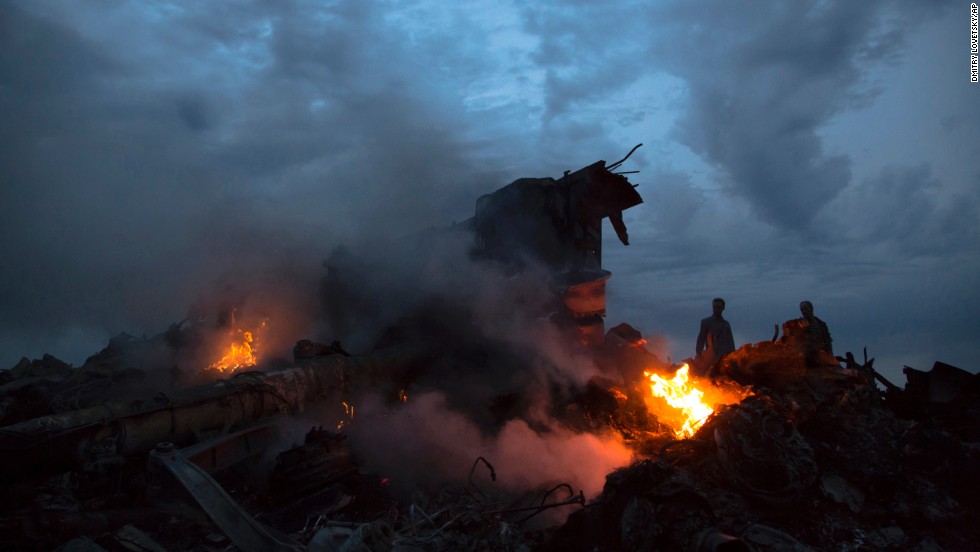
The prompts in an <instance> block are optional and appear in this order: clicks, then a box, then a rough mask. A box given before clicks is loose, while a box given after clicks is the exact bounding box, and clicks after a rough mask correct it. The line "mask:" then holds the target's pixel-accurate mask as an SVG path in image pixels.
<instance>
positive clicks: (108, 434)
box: [0, 342, 427, 478]
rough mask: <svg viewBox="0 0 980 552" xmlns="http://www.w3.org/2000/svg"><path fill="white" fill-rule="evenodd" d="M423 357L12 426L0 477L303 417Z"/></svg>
mask: <svg viewBox="0 0 980 552" xmlns="http://www.w3.org/2000/svg"><path fill="white" fill-rule="evenodd" d="M426 354H427V348H426V346H424V345H423V344H421V343H416V342H408V343H402V344H399V345H393V346H390V347H386V348H384V349H380V350H376V351H374V352H373V353H371V354H369V355H362V356H345V355H341V354H334V355H330V356H325V357H315V358H310V359H303V360H301V361H298V362H297V363H296V364H295V365H293V366H291V367H288V368H285V369H279V370H270V371H267V372H248V373H244V374H237V375H235V376H232V377H231V378H229V379H226V380H221V381H217V382H214V383H211V384H207V385H203V386H198V387H195V388H191V389H187V390H183V391H181V392H178V393H174V394H173V396H164V395H158V396H157V397H154V398H153V399H150V400H145V401H112V402H106V403H103V404H102V405H99V406H96V407H92V408H85V409H81V410H75V411H71V412H65V413H61V414H52V415H48V416H41V417H39V418H34V419H32V420H27V421H24V422H20V423H17V424H13V425H10V426H7V427H4V428H0V468H2V469H0V477H7V478H15V477H18V476H19V475H22V474H25V473H31V472H33V473H42V472H45V471H51V470H57V469H71V468H74V467H77V466H79V465H84V464H99V463H105V462H108V461H111V460H112V459H113V458H119V457H125V456H131V455H139V454H145V453H147V452H148V451H150V450H151V449H153V447H154V446H155V445H156V443H159V442H161V441H168V442H172V443H175V444H177V445H178V446H188V445H191V444H193V443H196V442H197V441H199V440H200V438H201V436H202V435H215V434H222V433H227V432H228V431H237V430H239V429H242V428H245V427H247V426H249V425H252V424H254V423H256V422H258V421H260V420H263V419H266V418H269V417H272V416H276V415H280V414H286V415H292V414H295V413H298V412H302V411H303V410H305V408H306V406H307V405H309V404H312V403H316V402H318V401H322V400H325V399H327V398H329V397H332V396H337V395H338V394H339V393H342V392H344V391H346V389H347V388H348V387H349V386H350V385H352V381H353V380H354V379H359V380H364V381H370V380H373V379H375V378H377V377H378V376H379V375H380V374H384V373H398V372H400V371H404V370H406V367H407V366H411V365H414V364H415V363H417V362H419V361H420V360H421V359H423V358H424V357H425V355H426Z"/></svg>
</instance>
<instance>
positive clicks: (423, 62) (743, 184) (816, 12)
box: [0, 0, 980, 377]
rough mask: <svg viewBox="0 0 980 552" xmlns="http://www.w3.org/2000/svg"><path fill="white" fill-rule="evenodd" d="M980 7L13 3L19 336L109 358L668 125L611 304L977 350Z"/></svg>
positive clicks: (5, 328)
mask: <svg viewBox="0 0 980 552" xmlns="http://www.w3.org/2000/svg"><path fill="white" fill-rule="evenodd" d="M960 11H962V12H964V13H959V12H960ZM965 13H966V12H965V10H964V9H961V6H957V5H956V4H955V3H952V2H940V3H919V2H883V1H874V2H861V3H854V2H844V1H838V2H834V1H831V2H815V3H807V4H804V5H781V4H775V3H771V4H770V3H767V4H754V5H751V6H743V7H738V8H736V7H733V6H732V5H731V4H730V3H725V2H721V1H704V2H694V3H689V2H658V3H652V4H651V3H649V2H629V1H621V2H614V3H611V4H609V5H603V6H598V5H594V4H590V3H585V2H581V3H578V2H536V3H534V4H533V5H524V4H519V3H498V2H489V1H469V2H462V3H447V2H439V1H428V2H425V1H418V2H411V3H392V2H383V1H356V2H354V1H343V0H341V1H336V2H329V3H323V2H305V1H299V0H297V1H289V2H276V3H269V2H262V1H246V2H239V3H235V4H234V5H231V4H224V3H222V4H214V3H191V2H164V1H159V2H141V3H132V2H116V1H111V0H105V1H100V2H89V3H85V4H64V3H61V2H47V1H31V2H26V1H23V2H18V1H14V2H5V3H3V5H2V6H0V181H2V186H0V202H2V205H3V207H4V216H2V217H0V231H2V236H3V239H2V242H0V257H2V258H3V259H4V262H3V268H2V269H0V336H2V338H0V351H2V356H0V366H11V365H13V364H14V363H15V362H16V361H17V359H19V358H20V357H21V356H28V357H37V356H40V355H41V354H43V353H44V352H50V353H52V354H55V355H56V356H60V357H63V358H65V360H67V361H69V362H74V363H79V362H80V361H82V360H84V358H85V356H87V355H88V354H91V353H93V352H95V351H97V350H98V349H99V348H101V347H102V346H103V345H104V343H105V342H106V341H107V339H108V338H109V337H110V336H111V335H113V334H115V333H118V332H120V331H126V332H130V333H134V334H139V333H155V332H158V331H161V330H162V329H163V328H165V327H166V325H167V324H169V323H171V322H174V321H177V320H180V319H181V318H182V317H183V316H184V315H185V314H186V309H187V308H188V307H189V306H190V305H191V304H192V303H193V302H194V301H195V300H196V299H198V298H199V297H201V296H207V295H208V294H209V293H212V290H214V289H223V287H224V286H226V285H227V284H229V283H233V282H239V283H242V284H241V285H245V286H246V287H248V285H249V283H250V282H255V281H258V282H268V281H275V282H277V283H278V284H277V285H281V286H282V287H283V288H287V289H290V290H291V296H296V295H299V296H302V294H303V293H304V291H305V290H309V293H314V290H313V288H314V287H315V282H316V281H317V279H318V278H319V277H320V276H321V275H322V270H323V269H322V267H321V261H322V260H323V259H324V258H325V257H326V256H327V255H329V253H330V251H332V250H333V248H334V247H336V246H337V245H338V244H348V245H349V246H350V247H352V248H355V249H357V248H370V247H372V244H374V243H377V242H378V241H379V240H385V239H388V238H392V237H395V236H401V235H405V234H411V233H413V232H416V231H418V230H420V229H423V228H426V227H432V226H445V225H449V224H451V223H452V222H453V221H461V220H464V219H466V218H468V217H469V216H471V215H472V212H473V206H474V202H475V200H476V198H477V197H479V196H480V195H482V194H484V193H487V192H490V191H492V190H494V189H496V188H498V187H500V186H503V185H505V184H507V183H509V182H510V181H512V180H514V179H516V178H519V177H526V176H531V177H541V176H553V177H556V176H560V175H561V173H562V171H564V170H575V169H578V168H580V167H583V166H585V165H587V164H590V163H592V162H595V161H596V160H598V159H606V160H607V161H611V160H615V159H619V158H620V157H621V156H622V155H623V154H624V153H625V152H627V151H629V148H631V147H632V146H633V145H634V144H636V143H639V142H643V143H644V144H646V145H645V146H644V147H643V148H641V149H640V150H638V151H637V153H636V154H635V155H634V156H633V157H632V158H631V159H630V161H629V166H628V167H624V169H628V170H640V171H641V173H640V174H637V175H631V180H632V181H634V182H636V183H638V184H639V191H640V193H641V194H642V195H643V196H644V198H645V200H646V203H645V204H643V205H641V206H638V207H636V208H634V209H631V210H630V211H627V213H626V221H627V224H628V225H629V226H630V235H631V243H632V245H630V246H629V247H628V248H623V247H622V246H620V245H619V244H618V243H614V242H609V243H608V244H607V246H606V248H605V258H604V263H605V265H606V268H608V269H609V270H611V271H613V273H614V278H613V279H612V280H611V281H610V305H609V307H610V308H609V319H610V320H609V322H611V323H612V324H616V323H618V322H620V321H627V322H631V323H633V324H634V325H636V326H638V327H640V328H641V329H642V330H643V331H644V332H645V333H647V334H651V335H652V334H657V335H658V336H659V337H658V340H659V341H658V343H665V345H664V346H663V347H664V348H665V350H666V352H667V353H668V354H673V355H674V357H675V358H682V357H683V356H686V355H689V354H691V353H690V351H688V349H691V348H692V347H693V335H692V334H694V333H696V324H697V320H698V319H699V318H700V317H703V316H706V315H707V314H708V312H707V311H708V308H709V306H710V299H711V298H712V297H714V296H717V295H723V296H725V297H726V299H727V300H728V306H729V310H728V312H727V313H726V314H728V315H729V316H730V318H731V319H732V322H733V327H734V328H735V333H736V340H737V341H740V342H746V341H759V340H761V339H766V338H768V337H769V336H770V335H771V328H772V324H774V323H777V322H781V321H782V320H785V319H787V318H790V317H795V316H798V314H797V312H795V311H796V305H797V304H798V302H799V300H800V299H803V298H809V299H811V300H813V301H814V303H815V305H816V308H817V314H818V316H821V317H822V318H824V319H825V320H827V321H828V322H829V323H830V324H831V331H832V332H833V333H834V336H835V345H839V346H840V347H841V348H843V349H844V350H848V349H850V350H858V349H860V348H861V347H862V346H864V345H867V346H869V349H870V350H871V352H872V354H876V355H878V357H879V364H878V365H879V366H881V365H882V363H884V364H887V365H888V367H890V368H889V369H890V370H891V371H892V374H893V377H894V374H895V373H897V371H898V370H899V369H900V366H901V364H903V363H905V364H910V365H917V366H918V367H920V368H927V366H922V364H923V363H928V362H931V361H932V360H944V361H946V362H951V363H954V364H961V365H964V367H965V368H975V367H971V366H969V364H971V363H975V361H974V359H975V358H976V354H977V353H978V352H980V351H978V350H977V348H976V344H975V339H973V338H972V337H971V336H970V335H969V332H968V331H966V330H965V329H964V328H969V327H971V326H975V324H973V323H972V318H973V314H972V313H975V312H976V310H977V309H978V308H980V299H978V296H977V293H976V291H975V290H976V289H977V288H978V286H977V284H978V283H980V282H978V281H977V276H976V275H977V274H978V273H980V270H978V269H980V266H978V257H980V236H978V230H977V226H976V223H975V221H976V220H977V218H978V216H977V215H978V205H980V198H978V192H977V187H976V182H977V180H978V179H980V164H978V163H980V161H978V159H977V157H976V156H975V155H971V154H970V152H971V151H972V150H971V148H970V139H971V137H972V139H973V140H975V137H976V136H977V135H980V133H978V130H980V128H978V127H980V113H978V110H980V107H978V106H980V104H978V103H977V102H976V101H975V97H974V96H975V92H976V89H975V87H974V88H969V86H970V85H969V82H968V76H969V75H968V69H969V68H968V67H965V66H964V63H965V62H964V63H959V62H958V61H957V60H959V59H960V58H961V57H962V52H961V51H960V50H957V48H962V44H966V43H967V38H968V37H967V36H966V33H965V31H963V29H964V28H966V27H965V26H964V25H965V24H964V21H965V17H966V15H964V14H965ZM957 37H959V38H957ZM297 331H300V330H297ZM304 337H310V336H306V335H297V336H296V338H297V339H299V338H304ZM687 341H691V343H690V345H688V344H687Z"/></svg>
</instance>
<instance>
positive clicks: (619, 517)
mask: <svg viewBox="0 0 980 552" xmlns="http://www.w3.org/2000/svg"><path fill="white" fill-rule="evenodd" d="M631 330H632V329H631V328H629V327H628V326H618V327H616V328H613V329H612V330H610V331H609V332H608V333H607V336H606V343H605V345H604V346H603V347H602V348H600V349H598V350H597V353H596V363H597V365H605V366H606V367H607V368H608V367H610V366H615V367H617V371H616V372H615V373H613V372H607V374H608V375H609V377H607V378H593V379H592V380H590V381H589V382H588V383H586V384H585V385H583V386H581V387H577V388H575V389H573V390H571V391H570V392H569V394H568V395H567V396H566V398H565V400H563V401H557V402H556V403H555V405H554V411H555V416H556V417H557V418H558V419H561V420H563V423H565V424H566V425H567V426H568V427H569V428H572V429H574V430H576V431H582V432H593V433H598V432H609V431H612V432H617V433H619V434H620V435H621V436H622V437H623V438H624V440H625V441H626V442H627V443H629V444H630V446H631V447H632V448H633V450H634V459H635V461H634V463H633V464H632V465H630V466H628V467H625V468H622V469H619V470H616V471H614V472H612V473H610V474H609V475H608V476H607V478H606V484H605V488H604V489H603V491H602V493H601V494H600V495H599V496H595V497H588V496H585V495H584V494H583V493H582V492H581V491H580V490H577V489H574V488H573V487H571V486H570V485H567V484H560V483H559V484H555V485H552V486H550V487H542V488H536V489H529V490H527V492H525V493H522V494H519V493H513V492H505V491H502V490H501V489H499V488H497V487H496V485H495V480H496V472H495V470H494V467H493V459H492V458H478V459H476V460H475V461H474V463H473V465H472V467H471V469H470V472H469V478H468V480H467V481H447V482H446V483H445V484H444V485H443V486H441V487H440V488H439V489H419V490H417V491H415V492H413V493H411V494H410V495H404V494H403V493H402V494H399V493H396V492H392V489H391V487H390V482H389V481H388V480H387V478H386V477H385V476H384V475H380V474H372V473H368V472H365V471H364V470H363V469H362V468H360V466H359V458H357V457H356V455H354V454H352V452H351V450H350V449H349V448H348V446H347V443H346V434H345V430H346V427H345V426H344V424H345V423H347V424H351V423H353V424H356V423H357V421H356V417H355V418H353V419H352V418H350V413H349V412H347V417H346V418H344V413H342V412H340V411H339V409H338V412H337V414H338V419H339V420H340V421H339V422H338V423H337V424H336V428H337V429H336V430H335V429H334V426H333V425H327V426H326V427H327V429H324V427H314V428H313V429H311V430H309V431H308V432H307V433H306V435H305V436H304V438H303V441H302V442H301V443H292V444H290V443H288V442H287V441H286V440H284V439H283V438H282V436H281V435H279V433H280V431H279V427H280V426H281V425H282V420H283V419H284V418H289V417H295V416H298V415H299V413H301V412H304V411H309V410H310V409H315V408H316V406H315V405H316V404H318V403H324V402H330V403H332V402H333V401H336V400H338V397H340V396H341V395H342V394H343V393H344V392H345V391H346V390H349V389H351V388H354V387H357V386H359V385H361V386H363V385H379V384H380V385H389V384H391V383H392V382H393V381H394V380H398V381H399V382H403V381H404V380H405V377H406V374H411V373H413V370H416V369H417V366H418V365H419V364H420V363H421V364H427V363H430V362H435V363H440V362H447V360H446V359H441V360H439V359H436V358H435V357H434V356H433V355H432V353H431V351H429V350H428V349H427V348H426V347H419V346H417V344H412V342H411V341H408V342H402V343H401V344H396V343H387V346H386V347H384V348H381V349H379V350H376V351H373V352H372V353H370V354H368V355H361V356H351V355H349V354H348V353H346V352H345V351H343V349H342V348H341V347H340V345H339V344H334V345H332V346H330V347H327V346H322V345H318V344H314V343H311V342H306V341H304V342H300V343H298V344H297V348H296V351H295V352H296V357H297V358H295V359H294V361H293V362H292V363H291V364H289V365H284V366H279V367H276V368H271V369H267V370H266V371H264V372H246V373H243V374H239V375H238V376H233V377H230V378H227V379H221V380H218V381H215V382H212V383H208V384H203V385H198V386H192V387H189V388H185V389H175V390H174V391H172V392H171V393H170V394H169V395H167V396H166V397H155V398H150V399H144V400H142V401H128V402H127V401H120V400H116V401H109V400H105V399H106V397H103V396H99V395H98V394H97V393H95V392H94V389H93V390H92V391H86V388H87V387H93V388H96V387H99V386H98V385H94V384H93V383H92V382H93V381H97V382H115V385H120V386H122V387H119V388H117V389H116V391H118V390H119V389H124V388H125V387H124V386H125V382H126V381H127V379H128V378H134V379H136V380H139V379H140V378H139V377H138V376H136V373H137V372H139V370H137V369H136V368H134V367H133V366H132V363H117V364H114V365H113V364H112V363H111V362H110V361H109V360H107V359H111V358H117V357H118V356H119V355H118V352H119V351H120V350H123V349H126V347H136V346H138V347H144V348H145V349H146V350H147V351H158V349H156V348H154V347H147V345H146V344H147V343H155V342H156V339H157V338H154V339H150V340H134V339H133V338H128V337H119V338H115V339H114V340H113V341H112V342H111V343H110V344H109V346H108V347H107V348H106V350H104V351H102V352H101V353H99V354H98V355H95V356H93V357H92V358H91V359H90V362H88V363H86V366H85V367H82V368H71V367H70V366H68V365H66V364H64V363H62V362H60V361H57V359H54V358H53V357H45V358H43V359H40V360H36V361H22V362H21V363H19V364H18V365H17V366H16V367H15V368H14V369H12V370H8V371H5V372H3V374H4V376H3V377H4V378H5V381H6V383H5V384H4V385H3V387H0V400H2V401H3V403H4V404H5V405H6V406H7V407H8V408H7V410H6V411H5V418H4V419H5V422H13V423H6V424H5V427H3V428H2V429H0V460H2V462H0V469H2V472H0V478H2V479H3V481H4V485H3V495H4V496H3V497H2V498H3V504H4V506H3V507H2V510H0V527H2V528H3V529H4V530H3V531H2V532H0V544H2V545H3V547H4V549H8V550H55V549H60V550H91V551H98V550H200V551H210V550H235V549H238V550H246V551H247V550H268V549H283V550H304V549H305V550H311V551H313V550H324V551H330V550H346V551H353V550H459V549H480V550H582V551H585V550H690V551H692V552H700V551H709V550H756V551H777V550H779V551H782V550H918V551H921V552H926V551H942V550H945V551H955V550H970V549H973V543H975V542H977V538H980V528H978V527H977V526H976V524H975V523H973V521H972V520H973V519H974V518H975V517H976V515H977V513H978V506H980V500H978V498H977V496H976V495H975V489H977V488H980V471H978V469H977V468H978V467H980V402H978V400H977V399H978V398H980V389H978V386H977V381H978V378H980V376H977V375H974V374H969V373H967V372H965V371H962V370H959V369H957V368H955V367H950V366H948V365H943V364H941V363H937V367H936V368H935V369H934V370H933V371H932V372H920V371H917V370H915V371H913V369H911V368H908V369H906V374H907V375H910V377H909V385H907V386H906V389H905V390H901V389H898V388H897V387H894V386H893V387H894V388H893V389H890V390H886V391H885V392H881V391H879V390H878V388H877V387H876V385H875V383H874V382H875V379H874V377H873V376H874V375H875V374H874V373H873V368H872V367H871V366H870V364H871V363H868V362H866V363H865V365H857V364H855V363H853V362H852V363H851V367H850V368H847V367H843V368H842V367H839V366H824V367H822V368H819V369H812V368H811V369H806V370H805V371H804V372H803V373H801V374H797V373H796V368H797V366H796V364H795V363H794V360H793V359H794V358H795V356H794V355H792V354H787V356H786V357H785V358H786V362H787V364H788V365H789V366H791V367H793V372H792V377H790V376H789V375H788V374H786V373H782V375H781V377H780V378H778V379H777V381H778V383H779V385H778V386H775V387H762V386H754V387H753V388H752V393H751V394H749V395H748V396H746V397H745V398H744V399H742V400H741V401H739V402H735V403H732V404H728V405H720V406H718V407H717V408H716V409H715V412H714V413H713V414H712V415H711V416H710V417H709V418H708V419H707V420H706V421H705V423H704V424H703V425H701V427H700V428H699V429H698V430H697V431H696V433H695V434H694V435H693V437H690V438H681V439H678V438H676V437H675V432H674V430H673V429H674V428H672V427H670V426H669V425H666V424H665V423H664V422H663V421H661V420H659V419H658V418H657V416H655V415H653V414H651V413H650V411H649V410H648V409H646V407H645V406H644V401H643V400H641V399H638V397H640V396H641V395H640V394H639V391H641V390H643V388H644V386H645V384H644V383H643V380H642V378H637V377H636V374H637V372H638V371H640V370H642V369H643V368H644V367H646V368H647V369H650V368H651V367H655V368H656V369H658V370H660V371H664V370H665V369H666V370H669V369H671V368H672V369H674V370H676V369H677V368H678V367H676V366H675V367H667V366H666V365H664V364H663V363H660V364H659V365H657V362H658V361H657V360H656V358H655V357H653V355H650V354H649V353H648V352H646V350H645V349H644V348H642V346H639V347H638V346H636V345H637V341H636V340H637V339H638V333H634V332H635V330H632V331H631ZM394 333H399V332H394ZM400 333H402V334H405V333H406V332H400ZM408 333H411V332H408ZM391 339H393V338H391V337H390V335H389V341H390V340H391ZM777 345H778V344H757V345H749V346H746V347H743V349H742V350H740V351H738V352H737V354H736V355H734V356H733V358H732V359H730V362H729V366H728V367H727V368H725V369H724V370H722V372H723V373H724V372H726V371H727V372H728V373H731V374H735V373H737V374H740V375H739V376H738V377H739V378H740V379H741V383H742V384H751V383H752V381H751V380H752V378H751V376H750V375H749V373H748V372H745V371H744V369H745V366H750V365H759V366H767V367H768V368H767V369H765V370H760V371H759V374H760V379H762V380H763V381H769V380H770V379H771V378H773V377H774V373H776V372H777V371H778V366H779V356H780V355H779V354H778V353H779V350H780V349H779V348H778V346H777ZM130 352H131V351H130ZM760 352H761V353H760ZM784 352H786V350H784ZM456 353H457V354H459V353H460V351H459V350H457V351H456ZM154 354H155V353H154ZM129 358H130V359H132V358H134V357H132V356H130V357H129ZM92 359H97V360H92ZM735 364H738V366H741V367H742V368H740V369H741V370H743V371H742V372H736V371H735V368H733V367H732V366H734V365H735ZM100 366H101V367H102V368H101V370H97V369H96V368H97V367H100ZM412 366H415V367H416V368H412ZM616 374H619V375H616ZM879 377H880V376H879ZM950 381H955V383H957V385H956V386H955V391H954V390H953V388H952V387H951V386H950V385H949V382H950ZM66 382H68V384H66ZM382 382H387V383H382ZM724 382H725V379H724V377H722V378H721V379H719V381H718V382H717V383H718V384H719V385H720V384H724ZM72 385H73V386H74V387H72ZM66 389H71V390H73V398H72V400H71V401H66V400H65V399H64V397H65V396H66V393H65V390H66ZM929 389H931V390H932V392H931V394H930V392H929V391H928V390H929ZM899 395H901V396H899ZM41 398H43V399H44V400H41ZM54 398H60V400H53V399H54ZM936 399H939V400H936ZM45 401H46V404H47V406H46V410H45V411H44V412H42V410H44V409H42V408H41V406H40V405H41V404H42V403H43V402H45ZM98 401H102V402H98ZM506 402H507V397H498V398H497V401H495V402H494V401H491V402H490V403H488V406H487V408H488V409H492V408H498V409H499V408H500V403H506ZM73 407H80V408H74V409H73ZM395 407H397V406H395ZM32 415H33V416H34V417H33V418H31V417H30V416H32ZM497 415H499V412H498V413H497ZM25 418H26V419H25ZM329 423H330V424H333V423H334V422H332V421H331V422H329ZM408 438H410V437H408ZM554 475H555V477H556V479H558V480H560V479H561V476H562V474H558V473H556V474H554ZM569 513H570V515H568V514H569ZM552 514H558V517H557V518H556V517H554V516H553V515H552ZM566 515H567V516H568V517H567V521H564V522H562V520H563V519H564V516H566ZM549 516H550V517H549ZM555 523H559V524H558V525H555ZM549 525H550V526H549Z"/></svg>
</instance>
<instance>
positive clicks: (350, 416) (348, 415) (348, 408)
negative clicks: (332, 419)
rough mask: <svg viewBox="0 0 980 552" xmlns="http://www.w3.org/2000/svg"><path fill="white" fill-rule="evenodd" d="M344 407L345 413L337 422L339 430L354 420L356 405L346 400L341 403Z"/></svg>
mask: <svg viewBox="0 0 980 552" xmlns="http://www.w3.org/2000/svg"><path fill="white" fill-rule="evenodd" d="M340 404H341V405H343V407H344V414H343V416H342V417H341V418H340V421H339V422H337V430H338V431H339V430H341V429H343V427H344V426H345V425H347V424H349V423H351V422H352V421H354V405H352V404H349V403H347V402H346V401H345V402H342V403H340Z"/></svg>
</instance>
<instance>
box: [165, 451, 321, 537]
mask: <svg viewBox="0 0 980 552" xmlns="http://www.w3.org/2000/svg"><path fill="white" fill-rule="evenodd" d="M149 462H150V466H151V467H153V468H154V469H157V470H162V471H163V472H166V473H168V474H170V475H171V476H173V478H174V479H176V480H177V482H179V483H180V485H181V486H182V487H183V488H184V489H186V490H187V492H188V493H189V494H190V495H191V497H193V498H194V500H195V501H196V502H197V503H198V504H199V505H200V506H201V508H202V509H203V510H204V511H205V512H206V513H207V514H208V517H210V518H211V519H212V520H213V521H214V523H215V524H216V525H217V526H218V527H220V528H221V530H222V531H223V532H224V533H225V534H226V535H227V536H228V538H229V539H230V540H231V541H232V542H233V543H235V545H236V546H237V547H238V548H240V549H241V550H243V551H244V552H264V551H267V550H283V551H289V550H293V551H296V552H299V551H302V550H305V547H304V546H302V545H301V544H299V543H298V542H296V541H294V540H292V539H291V538H289V537H287V536H285V535H280V534H277V532H276V531H273V530H271V529H270V528H268V527H265V526H264V525H262V524H261V523H259V522H258V521H256V520H255V518H253V517H252V516H251V515H249V514H248V512H246V511H245V510H244V509H243V508H242V507H241V506H240V505H239V504H238V503H237V502H235V500H234V499H233V498H231V497H230V496H229V495H228V493H227V492H225V490H224V489H223V488H222V487H221V485H219V484H218V482H217V481H215V480H214V479H212V478H211V477H210V476H209V475H208V474H207V472H206V471H204V470H203V469H202V468H201V467H200V466H198V465H197V464H195V463H193V462H191V461H190V460H188V458H187V457H186V456H185V455H184V454H183V453H181V452H180V451H179V450H177V449H175V448H174V447H173V445H172V444H170V443H165V444H161V445H160V446H158V447H157V448H156V450H154V451H153V452H151V453H150V460H149Z"/></svg>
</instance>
